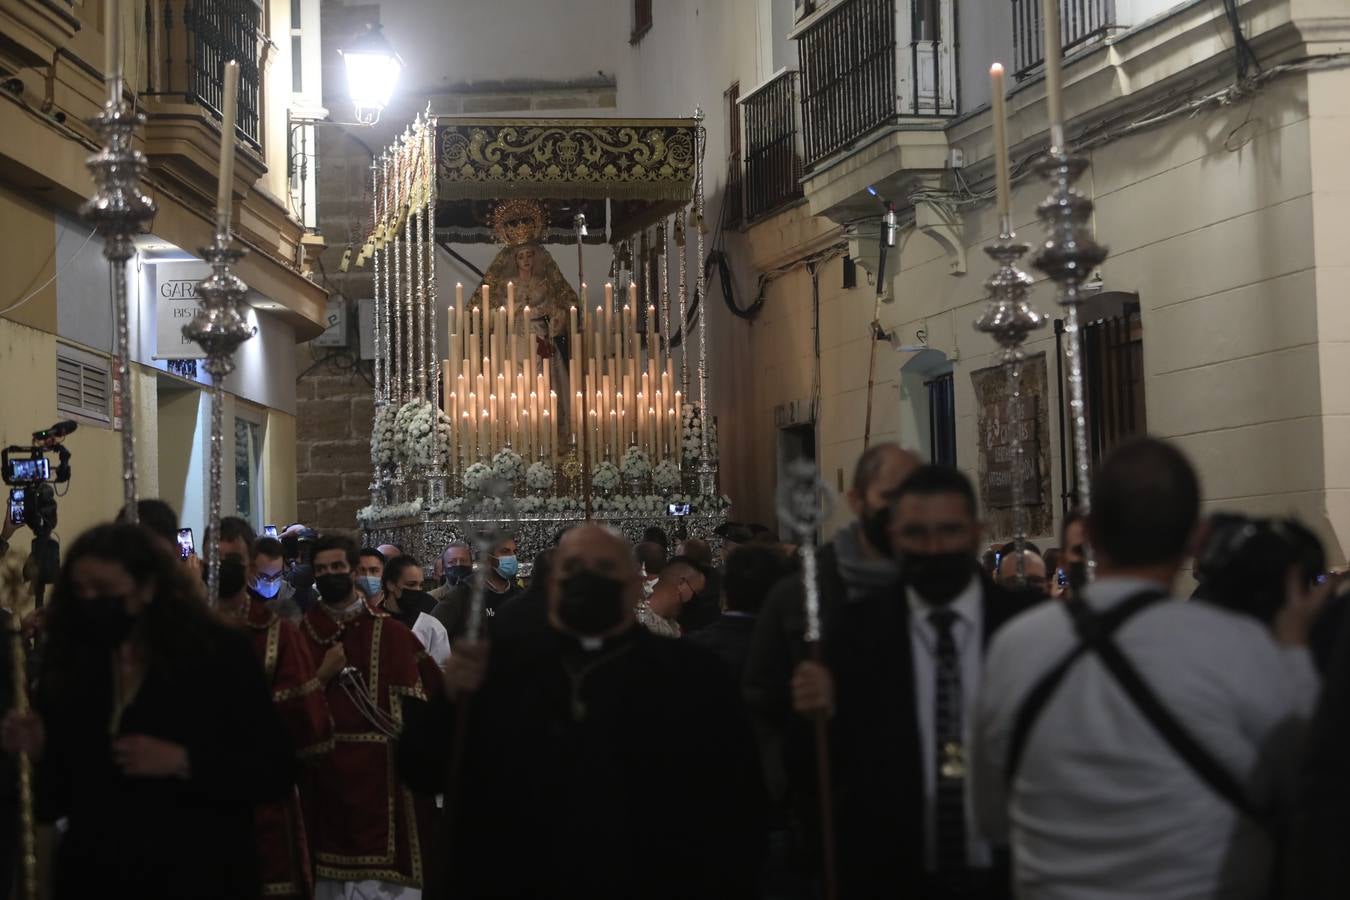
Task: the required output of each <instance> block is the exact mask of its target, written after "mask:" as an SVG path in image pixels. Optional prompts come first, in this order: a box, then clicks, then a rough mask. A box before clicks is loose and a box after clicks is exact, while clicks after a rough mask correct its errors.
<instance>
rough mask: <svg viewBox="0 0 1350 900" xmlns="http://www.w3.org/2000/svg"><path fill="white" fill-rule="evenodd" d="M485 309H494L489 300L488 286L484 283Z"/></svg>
mask: <svg viewBox="0 0 1350 900" xmlns="http://www.w3.org/2000/svg"><path fill="white" fill-rule="evenodd" d="M483 309H492V303H491V302H490V301H489V300H488V286H487V285H486V284H485V285H483Z"/></svg>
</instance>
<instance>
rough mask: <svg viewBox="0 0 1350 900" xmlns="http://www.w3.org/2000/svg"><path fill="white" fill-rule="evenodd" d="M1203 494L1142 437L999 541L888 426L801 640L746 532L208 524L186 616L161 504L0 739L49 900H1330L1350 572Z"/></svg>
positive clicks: (98, 567) (88, 594)
mask: <svg viewBox="0 0 1350 900" xmlns="http://www.w3.org/2000/svg"><path fill="white" fill-rule="evenodd" d="M1201 500H1202V497H1201V492H1200V485H1199V483H1198V481H1197V479H1196V476H1195V473H1194V471H1193V469H1192V467H1191V466H1190V464H1189V463H1188V461H1187V460H1186V459H1185V458H1184V457H1183V456H1182V455H1181V453H1179V452H1178V451H1177V450H1176V449H1175V448H1173V447H1172V446H1170V445H1168V444H1165V443H1162V442H1159V441H1155V440H1151V439H1140V440H1135V441H1132V442H1129V443H1127V444H1124V445H1122V446H1120V447H1118V448H1117V449H1116V450H1115V451H1114V452H1113V453H1112V454H1111V455H1110V456H1109V457H1108V458H1107V459H1106V460H1105V461H1104V462H1103V463H1102V464H1101V465H1100V466H1099V467H1098V470H1097V472H1096V477H1095V480H1094V484H1093V491H1092V501H1093V502H1092V507H1091V509H1090V511H1088V512H1086V513H1085V514H1072V515H1069V516H1066V517H1065V519H1064V522H1063V525H1062V527H1061V529H1060V535H1059V546H1058V547H1056V548H1047V549H1045V550H1042V549H1041V548H1040V547H1038V546H1035V545H1032V544H1022V545H1018V544H1015V543H1006V542H1000V543H998V544H997V545H994V546H988V545H987V539H986V534H985V531H984V525H983V523H982V519H981V516H980V510H979V504H978V498H977V496H976V492H975V490H974V488H973V486H972V485H971V483H970V481H969V480H968V479H967V478H966V476H965V475H963V474H962V473H960V472H959V471H957V470H954V469H950V468H944V467H939V466H932V465H925V464H923V463H922V462H921V461H920V460H919V459H918V458H917V457H916V456H915V455H914V454H912V453H909V452H907V451H905V450H903V449H901V448H900V447H898V446H895V445H891V444H884V445H880V446H875V447H872V448H870V449H869V450H868V451H866V452H865V453H864V454H863V456H862V458H861V459H860V460H859V462H858V464H857V467H856V470H855V472H854V477H853V480H852V485H851V488H850V490H849V492H848V501H849V504H850V509H851V513H852V516H851V519H850V521H849V523H848V524H847V525H846V526H845V527H843V528H842V529H841V530H840V531H839V532H838V533H836V534H834V535H833V536H832V537H831V539H830V540H829V541H828V542H826V543H824V544H823V545H822V546H820V547H819V548H815V549H814V552H815V555H816V563H817V565H816V584H815V585H813V587H814V588H815V592H816V593H818V596H819V605H820V615H821V619H822V633H823V638H822V640H821V641H820V642H819V643H813V644H808V643H807V642H806V640H805V636H806V633H807V629H806V613H805V609H806V605H805V593H806V585H805V584H804V581H803V575H802V572H803V569H802V559H803V554H804V550H805V548H802V547H798V546H793V545H791V544H788V543H785V542H783V541H782V540H780V539H779V537H778V535H776V534H774V533H773V532H772V531H770V530H769V529H767V528H764V527H762V526H751V525H739V524H731V525H728V526H725V527H724V528H722V529H719V534H718V535H717V538H718V539H719V540H718V541H717V542H715V543H717V548H716V550H714V547H713V546H711V545H710V544H709V543H708V542H706V541H704V540H700V539H697V538H685V539H683V540H678V541H673V540H672V539H671V537H670V536H668V535H667V534H666V533H665V532H664V531H663V530H662V529H660V528H653V529H649V530H648V532H647V533H646V534H644V535H643V536H642V539H641V540H640V541H638V542H636V543H634V542H630V541H629V540H627V539H626V538H624V537H623V536H622V535H620V533H619V532H617V531H615V530H613V529H611V528H609V527H608V526H606V525H604V524H602V523H582V524H578V525H575V526H573V527H571V528H568V529H567V530H565V531H563V532H562V533H560V534H559V535H558V537H557V539H556V541H555V544H554V546H552V547H549V548H548V549H546V550H544V551H543V552H542V553H540V554H538V556H536V557H535V558H534V559H533V560H532V563H531V565H529V566H522V565H521V563H520V561H519V559H518V555H517V554H518V549H519V548H518V547H517V544H516V542H515V540H514V539H513V538H511V537H503V536H497V537H496V538H494V539H493V542H492V543H490V544H488V545H487V546H485V547H484V548H483V550H482V552H481V553H480V554H478V558H475V552H474V548H473V547H471V546H470V545H469V544H467V543H462V542H455V543H451V544H450V545H449V546H447V547H445V548H444V551H443V552H442V553H441V555H440V557H439V558H437V559H435V560H419V559H415V558H413V557H412V556H411V555H409V554H408V553H405V552H404V550H403V549H402V548H400V547H397V546H394V545H390V544H385V545H380V546H373V547H361V546H359V545H358V544H356V543H355V542H353V541H352V540H351V539H349V538H348V537H345V536H343V535H336V534H332V535H318V534H315V533H314V532H312V531H310V530H309V529H306V528H304V527H303V526H294V527H292V528H290V529H287V530H286V532H284V533H283V534H282V535H281V536H280V537H279V538H273V537H266V536H263V537H260V536H258V535H256V534H254V533H253V531H252V529H251V528H250V526H249V525H248V524H247V523H245V522H243V521H241V520H238V519H225V520H222V521H221V523H220V526H219V529H218V530H217V532H216V533H214V534H210V535H208V536H207V540H208V541H212V542H215V544H216V546H217V547H218V549H219V555H220V560H221V562H220V568H219V591H218V600H216V601H215V602H214V603H208V601H207V591H206V588H205V585H204V574H205V573H204V572H203V566H202V565H201V563H200V561H198V560H196V559H195V558H191V557H190V558H188V559H180V558H179V554H178V552H177V547H176V543H175V536H176V531H177V528H178V522H177V517H176V515H175V513H174V511H173V510H172V509H170V508H169V507H168V506H167V505H165V504H163V503H161V502H159V501H154V500H146V501H142V502H141V504H140V507H139V524H138V525H132V524H126V523H114V524H108V525H102V526H99V527H96V528H94V529H92V530H90V531H89V532H87V533H86V534H84V535H82V536H81V537H79V538H78V539H77V540H76V541H75V542H74V543H73V544H72V546H71V547H70V548H69V550H68V551H67V553H66V556H65V560H64V564H63V567H62V571H61V576H60V579H59V582H58V583H57V585H56V587H55V590H54V592H53V596H52V598H51V600H50V603H49V605H48V606H47V607H46V608H45V609H44V610H42V611H41V615H40V616H39V617H37V618H36V619H35V620H33V621H30V622H29V623H27V624H28V625H29V628H28V631H29V633H30V638H31V641H32V644H33V647H32V649H33V655H34V658H35V660H36V663H35V665H34V667H33V673H32V677H31V679H30V681H31V683H30V684H29V685H28V688H29V690H30V692H31V694H32V697H33V706H32V710H31V712H27V713H20V712H19V711H18V710H15V709H12V710H10V712H9V713H8V715H7V716H6V717H5V719H4V722H3V728H0V741H2V742H3V745H4V748H5V749H6V750H7V751H9V752H10V753H18V752H20V751H22V752H24V753H27V754H28V756H29V758H30V759H32V760H33V761H34V763H35V771H36V778H35V786H36V800H37V813H38V818H39V821H40V822H41V823H43V824H44V826H52V827H51V828H44V835H47V834H50V837H51V839H50V841H44V845H46V844H47V843H50V844H51V845H52V846H54V850H53V851H52V853H51V854H50V855H51V859H52V864H51V866H50V872H51V874H50V879H49V883H50V885H51V887H52V890H53V896H55V897H57V898H74V897H85V896H95V895H102V894H111V895H113V896H135V897H141V898H188V897H191V898H220V900H227V898H228V900H240V898H256V897H263V896H266V897H292V898H306V900H308V898H318V900H338V898H341V900H358V898H362V900H364V898H397V900H419V898H428V900H431V898H436V900H440V898H446V900H450V898H454V900H461V898H462V900H489V898H500V900H505V898H519V900H525V898H572V897H587V898H600V900H606V898H612V900H618V898H625V900H646V898H653V900H675V898H680V900H691V898H727V900H754V898H765V900H806V898H814V897H824V896H828V897H842V898H845V900H854V898H879V897H900V896H908V897H916V898H932V900H944V898H970V900H984V898H991V900H992V898H1010V897H1014V896H1015V897H1019V898H1032V900H1060V898H1064V900H1069V898H1073V900H1082V898H1087V900H1097V898H1100V900H1108V898H1109V900H1126V898H1178V900H1180V898H1204V897H1224V898H1230V897H1231V898H1265V897H1288V898H1298V900H1322V898H1331V897H1345V896H1350V863H1347V860H1346V854H1344V853H1343V852H1342V850H1341V845H1342V844H1343V843H1344V839H1345V836H1346V835H1350V821H1347V819H1348V818H1350V784H1348V783H1347V778H1346V768H1347V767H1346V763H1345V759H1346V751H1347V750H1350V730H1348V727H1347V712H1348V711H1350V706H1348V704H1350V697H1348V696H1347V694H1348V693H1350V625H1347V623H1346V619H1345V616H1344V605H1345V602H1346V601H1345V600H1344V599H1343V592H1342V591H1341V590H1340V582H1339V581H1338V579H1337V577H1336V576H1335V574H1334V573H1330V572H1328V571H1327V568H1328V567H1327V564H1326V558H1325V555H1324V553H1323V552H1322V548H1321V546H1320V544H1318V542H1317V538H1316V537H1315V536H1314V535H1313V534H1312V533H1311V532H1310V531H1308V530H1307V529H1305V528H1303V527H1302V526H1300V525H1298V523H1296V522H1292V521H1270V520H1256V519H1247V518H1242V517H1236V516H1231V515H1230V516H1215V517H1210V518H1202V517H1201V514H1200V505H1201ZM12 531H13V529H12V528H11V527H9V526H8V525H7V526H6V530H5V534H4V535H3V537H4V538H5V539H8V538H9V536H10V535H11V534H12ZM1192 561H1193V564H1192ZM1188 567H1189V568H1188ZM1183 578H1193V579H1195V580H1196V581H1198V584H1199V587H1198V588H1197V589H1196V591H1195V594H1194V596H1191V597H1189V598H1188V599H1181V598H1179V597H1178V596H1177V591H1178V589H1179V587H1180V585H1181V583H1182V580H1183ZM478 610H481V612H482V616H481V619H478V618H476V613H477V611H478ZM475 625H481V627H480V628H478V629H475V628H474V626H475ZM475 632H477V633H475ZM6 668H7V670H8V667H6ZM9 687H10V688H11V689H12V688H14V687H16V686H15V685H9ZM0 778H2V779H3V780H4V781H6V782H8V783H10V784H8V785H7V786H6V787H5V788H4V789H3V790H0V805H4V807H5V808H3V809H0V813H8V812H10V811H11V810H10V809H9V806H10V805H12V804H11V800H12V797H13V789H12V779H13V769H12V768H11V769H7V770H4V771H3V772H0ZM14 821H15V820H14V818H13V817H12V816H10V817H9V823H7V825H6V827H5V828H3V829H0V842H2V843H3V844H4V845H5V846H4V847H3V848H2V849H3V854H0V864H3V865H5V866H7V867H8V871H7V872H0V885H9V884H12V883H13V871H14V869H15V867H16V866H17V856H16V853H15V849H14V848H15V846H16V843H15V842H16V840H17V837H16V835H17V828H16V827H15V826H14V825H13V823H14Z"/></svg>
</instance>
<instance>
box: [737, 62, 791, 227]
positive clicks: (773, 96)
mask: <svg viewBox="0 0 1350 900" xmlns="http://www.w3.org/2000/svg"><path fill="white" fill-rule="evenodd" d="M797 82H798V74H797V73H796V72H795V71H786V72H782V73H780V74H779V75H778V76H777V77H775V78H774V79H773V80H772V81H769V82H767V83H766V84H764V85H762V86H761V87H760V88H758V89H757V90H755V91H754V92H752V93H751V94H750V95H749V96H748V97H746V98H745V99H744V100H742V101H741V108H742V109H743V110H744V111H745V141H746V144H745V217H746V218H747V219H749V220H751V221H753V220H754V219H757V218H759V217H760V216H764V215H767V214H769V213H771V212H773V211H774V210H776V209H778V208H779V207H781V206H784V205H786V204H788V203H791V202H792V201H793V200H796V199H797V198H798V197H800V196H802V151H801V129H800V127H799V125H798V116H799V115H800V112H801V105H800V101H799V100H798V90H797Z"/></svg>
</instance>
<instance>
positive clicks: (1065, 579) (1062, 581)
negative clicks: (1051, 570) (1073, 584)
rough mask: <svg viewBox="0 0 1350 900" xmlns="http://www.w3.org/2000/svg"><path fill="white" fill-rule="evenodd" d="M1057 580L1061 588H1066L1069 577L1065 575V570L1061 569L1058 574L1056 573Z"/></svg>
mask: <svg viewBox="0 0 1350 900" xmlns="http://www.w3.org/2000/svg"><path fill="white" fill-rule="evenodd" d="M1055 580H1056V581H1058V582H1059V586H1060V587H1064V586H1065V585H1066V584H1068V583H1069V576H1067V575H1065V574H1064V570H1063V569H1060V570H1059V571H1058V572H1056V573H1055Z"/></svg>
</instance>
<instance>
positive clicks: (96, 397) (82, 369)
mask: <svg viewBox="0 0 1350 900" xmlns="http://www.w3.org/2000/svg"><path fill="white" fill-rule="evenodd" d="M111 394H112V373H111V370H110V365H109V360H108V358H107V357H106V356H99V355H98V354H97V353H90V352H89V351H87V350H81V349H79V348H78V347H71V346H69V345H68V344H57V345H56V409H57V412H58V413H60V414H61V415H63V416H74V417H76V418H79V419H84V420H86V421H90V422H95V423H97V424H100V425H107V424H108V423H109V421H110V420H109V406H108V400H109V397H110V396H111Z"/></svg>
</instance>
